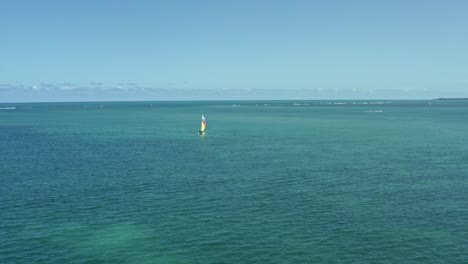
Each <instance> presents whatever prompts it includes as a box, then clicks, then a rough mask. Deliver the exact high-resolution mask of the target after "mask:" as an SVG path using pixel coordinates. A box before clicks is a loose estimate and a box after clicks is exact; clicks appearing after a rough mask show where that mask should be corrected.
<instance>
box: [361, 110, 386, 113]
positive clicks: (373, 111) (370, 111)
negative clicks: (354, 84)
mask: <svg viewBox="0 0 468 264" xmlns="http://www.w3.org/2000/svg"><path fill="white" fill-rule="evenodd" d="M364 112H366V113H383V110H369V111H364Z"/></svg>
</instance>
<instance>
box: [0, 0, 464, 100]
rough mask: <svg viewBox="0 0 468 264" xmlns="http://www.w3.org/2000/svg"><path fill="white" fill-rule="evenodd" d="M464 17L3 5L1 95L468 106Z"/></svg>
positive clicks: (443, 11)
mask: <svg viewBox="0 0 468 264" xmlns="http://www.w3.org/2000/svg"><path fill="white" fill-rule="evenodd" d="M467 14H468V1H464V0H459V1H454V0H446V1H444V0H439V1H435V0H427V1H425V0H419V1H418V0H405V1H403V0H392V1H383V0H382V1H379V0H368V1H364V0H356V1H347V0H342V1H325V0H323V1H314V0H304V1H297V0H296V1H295V0H284V1H279V0H270V1H267V0H263V1H261V0H248V1H247V0H236V1H228V0H225V1H223V0H217V1H215V0H209V1H208V0H192V1H189V0H186V1H181V0H167V1H157V0H148V1H142V0H132V1H130V0H128V1H124V0H121V1H119V0H112V1H111V0H80V1H71V0H56V1H51V0H41V1H36V0H29V1H25V0H15V1H8V0H4V1H2V0H0V34H1V38H0V84H1V85H0V90H1V89H6V88H5V87H10V86H15V85H16V86H18V85H22V86H27V87H32V88H31V89H36V90H40V89H42V88H41V87H43V86H44V85H42V86H41V84H44V83H45V84H54V85H58V86H60V85H62V86H63V84H66V85H68V86H67V87H65V88H63V87H62V88H63V89H65V90H67V89H70V90H72V89H73V88H74V87H76V86H80V87H81V88H83V87H84V86H87V88H89V89H94V88H93V87H91V86H93V85H94V84H96V83H102V85H105V86H106V85H107V86H106V87H110V86H112V85H119V84H122V83H125V84H128V83H131V85H130V86H138V87H146V88H155V89H161V88H164V89H169V90H170V89H175V90H177V89H188V90H191V89H210V90H219V91H224V90H229V89H265V90H269V89H272V90H291V91H292V90H304V89H305V90H308V89H310V90H315V91H321V92H322V93H325V94H326V93H327V92H329V91H334V93H335V94H336V93H337V92H336V91H339V90H351V91H356V90H357V91H360V92H362V91H370V90H381V91H393V93H394V92H395V91H410V92H411V93H412V94H413V97H418V96H420V97H422V98H424V97H425V96H427V95H428V94H431V95H440V96H444V95H447V96H451V95H457V96H461V95H463V94H464V93H466V96H468V15H467ZM90 83H94V84H90ZM134 84H136V85H134ZM102 85H101V86H102ZM88 86H90V87H88ZM95 86H96V85H95ZM98 86H99V85H98ZM2 87H3V88H2ZM95 89H99V88H95ZM23 92H24V91H23ZM4 94H5V93H4ZM338 94H339V92H338ZM390 94H391V93H388V94H386V93H385V92H383V93H381V96H382V97H385V96H387V97H392V95H390ZM0 96H2V93H1V91H0ZM3 96H4V97H5V95H3ZM11 96H13V95H12V93H11V92H10V97H11ZM57 96H58V95H57ZM393 97H395V96H393ZM208 99H209V98H208ZM307 99H314V98H307ZM0 101H2V100H1V98H0Z"/></svg>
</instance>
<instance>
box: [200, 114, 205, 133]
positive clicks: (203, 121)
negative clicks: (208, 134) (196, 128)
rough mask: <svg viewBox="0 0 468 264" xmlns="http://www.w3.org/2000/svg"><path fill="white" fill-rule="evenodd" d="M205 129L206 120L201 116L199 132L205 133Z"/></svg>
mask: <svg viewBox="0 0 468 264" xmlns="http://www.w3.org/2000/svg"><path fill="white" fill-rule="evenodd" d="M205 128H206V119H205V117H204V116H203V115H202V116H201V128H200V132H205Z"/></svg>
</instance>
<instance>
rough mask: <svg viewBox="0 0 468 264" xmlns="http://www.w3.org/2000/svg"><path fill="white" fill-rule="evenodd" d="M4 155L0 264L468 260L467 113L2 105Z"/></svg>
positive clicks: (295, 106)
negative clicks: (203, 122)
mask: <svg viewBox="0 0 468 264" xmlns="http://www.w3.org/2000/svg"><path fill="white" fill-rule="evenodd" d="M9 107H15V108H16V109H1V108H9ZM201 113H203V114H204V115H205V117H206V119H207V123H208V127H207V135H206V136H205V137H200V136H198V135H197V131H198V129H199V125H200V124H199V123H200V117H201ZM0 150H1V152H0V172H1V175H0V179H1V181H2V184H1V185H0V263H3V264H9V263H80V264H81V263H140V264H147V263H173V264H174V263H204V264H207V263H468V254H467V252H468V102H466V101H465V102H464V101H240V102H230V101H229V102H228V101H219V102H105V103H43V104H0Z"/></svg>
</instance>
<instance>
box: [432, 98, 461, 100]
mask: <svg viewBox="0 0 468 264" xmlns="http://www.w3.org/2000/svg"><path fill="white" fill-rule="evenodd" d="M434 100H442V101H443V100H468V98H437V99H434Z"/></svg>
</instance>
